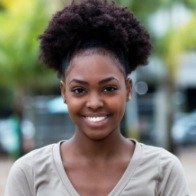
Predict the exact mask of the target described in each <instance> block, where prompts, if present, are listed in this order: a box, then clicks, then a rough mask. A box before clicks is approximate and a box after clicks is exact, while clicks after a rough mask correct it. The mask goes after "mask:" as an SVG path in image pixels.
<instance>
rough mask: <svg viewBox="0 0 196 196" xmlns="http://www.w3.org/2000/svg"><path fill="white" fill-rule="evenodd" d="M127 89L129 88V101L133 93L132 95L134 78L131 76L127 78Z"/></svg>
mask: <svg viewBox="0 0 196 196" xmlns="http://www.w3.org/2000/svg"><path fill="white" fill-rule="evenodd" d="M126 89H127V95H126V96H127V101H129V100H130V99H131V95H132V80H131V78H127V79H126Z"/></svg>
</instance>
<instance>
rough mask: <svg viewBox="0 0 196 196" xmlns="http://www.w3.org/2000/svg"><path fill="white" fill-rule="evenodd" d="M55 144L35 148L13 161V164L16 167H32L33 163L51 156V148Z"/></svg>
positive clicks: (41, 161) (40, 161)
mask: <svg viewBox="0 0 196 196" xmlns="http://www.w3.org/2000/svg"><path fill="white" fill-rule="evenodd" d="M55 145H57V144H50V145H48V146H45V147H42V148H38V149H35V150H33V151H31V152H29V153H27V154H26V155H24V156H22V157H21V158H19V159H18V160H16V161H15V163H14V165H16V166H18V167H33V166H34V164H38V163H43V162H44V160H47V159H48V158H49V157H51V156H52V149H53V147H54V146H55Z"/></svg>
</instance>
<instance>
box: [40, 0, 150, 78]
mask: <svg viewBox="0 0 196 196" xmlns="http://www.w3.org/2000/svg"><path fill="white" fill-rule="evenodd" d="M39 39H40V59H41V60H42V62H43V63H44V64H45V65H46V66H47V67H50V68H53V69H55V70H56V71H57V72H58V74H59V76H63V75H64V71H65V69H66V67H67V66H68V65H69V63H70V60H71V58H72V56H73V54H75V53H76V52H77V51H80V50H83V49H88V48H103V49H107V50H108V51H109V52H112V53H113V54H114V55H115V56H116V57H117V58H118V59H119V61H120V62H121V64H122V66H123V67H124V70H125V72H126V75H127V74H129V73H131V71H133V70H135V68H136V67H137V66H139V65H145V64H147V59H148V56H149V54H150V51H151V43H150V36H149V34H148V32H147V31H146V30H145V28H144V27H143V26H142V25H141V24H140V22H139V21H138V20H137V19H136V18H135V17H134V15H133V14H132V13H131V12H130V11H129V10H128V9H127V8H125V7H122V6H119V5H116V4H115V3H114V2H113V1H108V0H81V2H76V1H73V2H72V3H71V4H70V5H69V6H66V7H65V8H64V9H63V10H62V11H59V12H57V13H56V14H55V15H54V16H53V18H52V20H51V21H50V23H49V25H48V27H47V28H46V30H45V31H44V33H43V34H42V35H40V37H39Z"/></svg>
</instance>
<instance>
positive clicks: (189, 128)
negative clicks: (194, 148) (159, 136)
mask: <svg viewBox="0 0 196 196" xmlns="http://www.w3.org/2000/svg"><path fill="white" fill-rule="evenodd" d="M172 139H173V141H174V143H175V144H177V145H181V144H182V145H183V144H196V111H194V112H192V113H190V114H187V115H185V116H184V117H181V118H180V119H178V120H176V121H175V123H174V125H173V127H172Z"/></svg>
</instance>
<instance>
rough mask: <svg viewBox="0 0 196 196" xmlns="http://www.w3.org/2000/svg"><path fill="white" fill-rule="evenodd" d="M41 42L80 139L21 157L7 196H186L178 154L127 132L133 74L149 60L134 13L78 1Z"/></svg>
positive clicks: (145, 37)
mask: <svg viewBox="0 0 196 196" xmlns="http://www.w3.org/2000/svg"><path fill="white" fill-rule="evenodd" d="M40 40H41V44H40V45H41V47H40V48H41V54H40V57H41V59H42V61H43V62H44V63H45V64H46V65H47V66H48V67H50V68H53V69H55V70H56V71H57V72H58V74H59V76H60V77H61V81H60V88H61V93H62V97H63V99H64V101H65V103H66V104H67V106H68V109H69V114H70V117H71V119H72V120H73V122H74V123H75V127H76V128H75V134H74V135H73V137H72V138H71V139H69V140H66V141H60V142H59V143H57V144H51V145H49V146H46V147H43V148H41V149H37V150H34V151H32V152H30V153H29V154H27V155H25V156H24V157H22V158H20V159H19V160H17V161H16V162H15V164H14V165H13V167H12V169H11V171H10V174H9V178H8V182H7V187H6V193H5V195H6V196H13V195H14V196H35V195H40V196H43V195H47V196H50V195H51V196H54V195H57V196H69V195H71V196H77V195H82V196H105V195H110V196H114V195H115V196H121V195H123V196H125V195H127V196H130V195H133V196H142V195H144V196H154V195H156V196H187V195H188V191H187V185H186V181H185V178H184V174H183V170H182V167H181V164H180V162H179V160H178V159H177V158H176V157H175V156H174V155H172V154H170V153H169V152H167V151H166V150H164V149H162V148H157V147H152V146H148V145H144V144H142V143H139V142H137V141H135V140H133V139H127V138H124V137H123V136H122V135H121V131H120V122H121V119H122V117H123V115H124V112H125V107H126V102H127V101H128V100H129V97H130V96H131V87H132V83H131V80H130V79H129V78H128V74H130V73H131V72H132V71H133V70H134V69H135V68H136V67H137V66H138V65H144V64H146V63H147V58H148V56H149V53H150V50H151V44H150V39H149V35H148V33H147V32H146V30H145V29H144V27H142V26H141V24H140V23H139V22H138V20H137V19H136V18H135V17H134V16H133V14H132V13H130V12H129V11H128V10H127V9H126V8H123V7H120V6H117V5H116V4H115V3H113V2H108V1H105V0H83V1H81V2H80V3H77V2H73V3H72V4H71V5H69V6H67V7H65V8H64V9H63V10H62V11H60V12H58V13H56V14H55V15H54V17H53V18H52V20H51V22H50V23H49V26H48V27H47V29H46V30H45V32H44V33H43V34H42V35H41V36H40ZM130 118H131V117H130ZM54 131H55V130H54ZM62 139H63V138H62Z"/></svg>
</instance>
